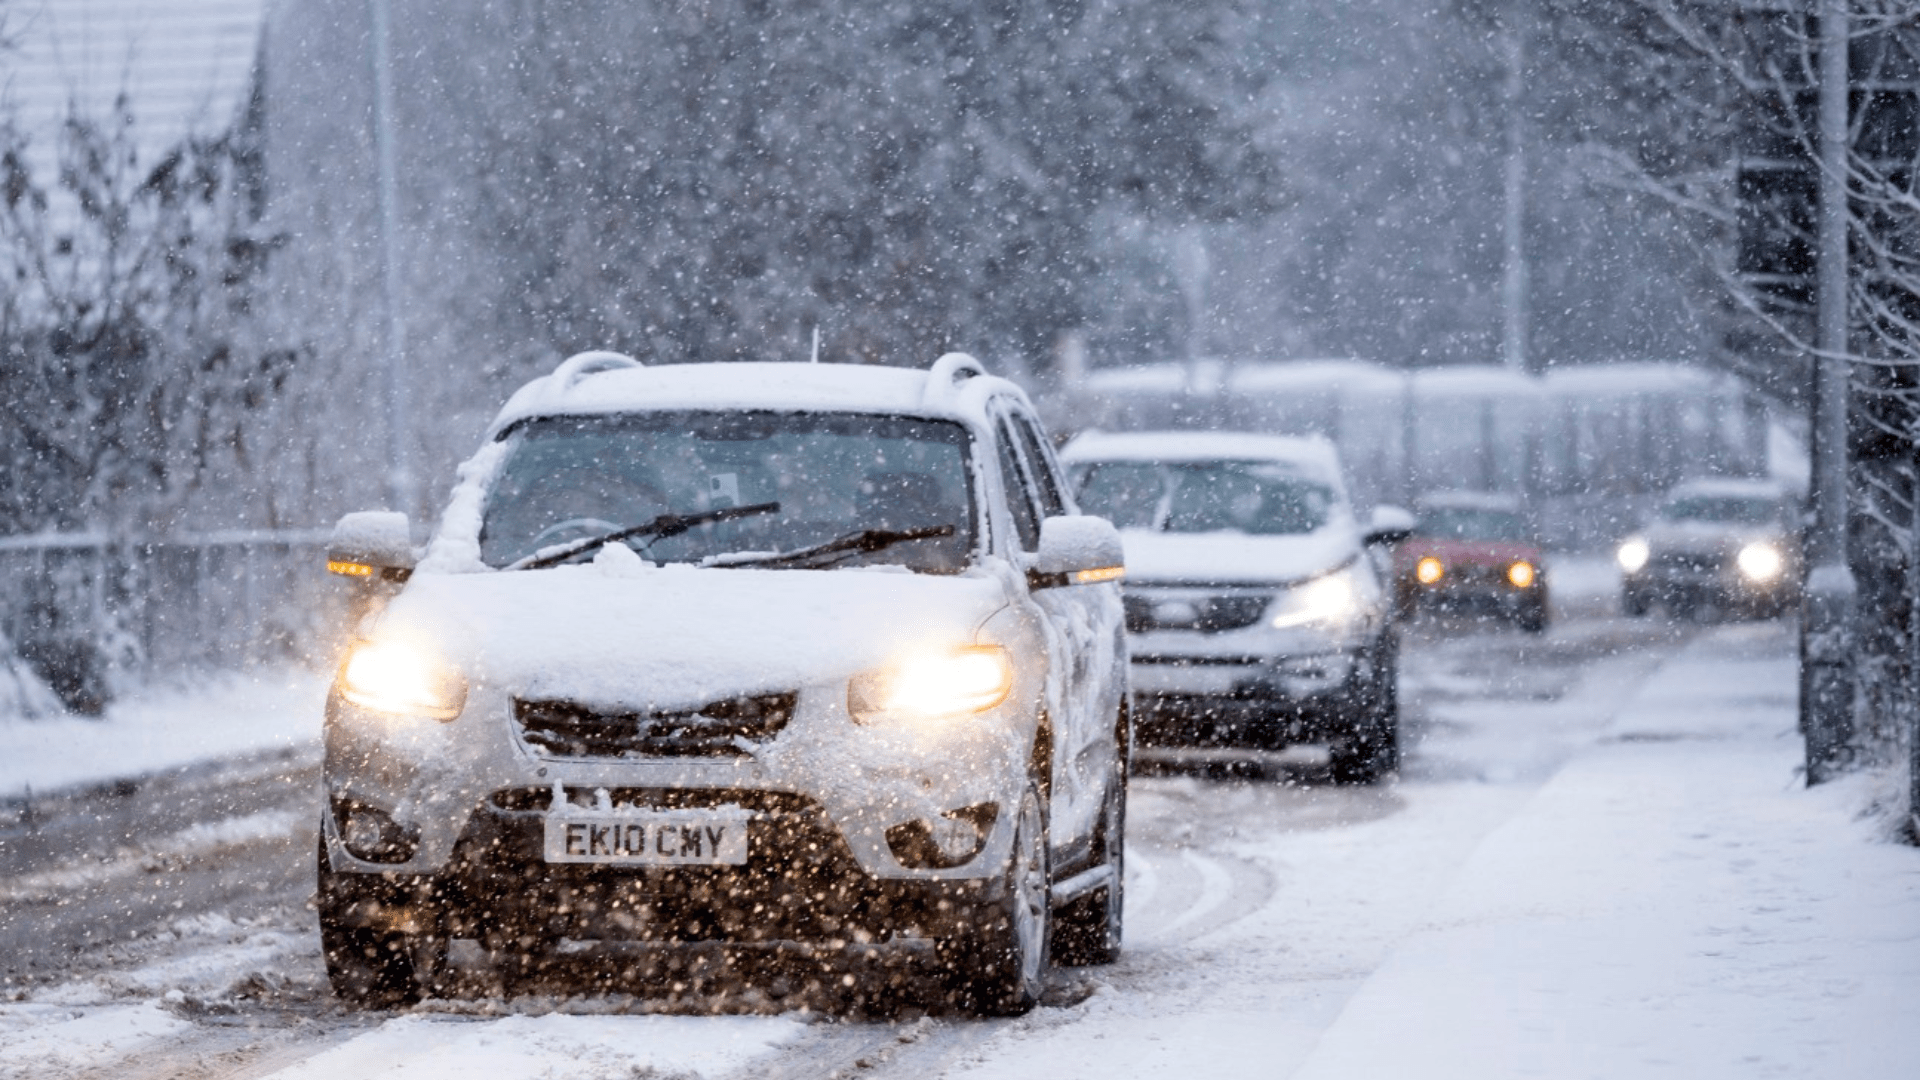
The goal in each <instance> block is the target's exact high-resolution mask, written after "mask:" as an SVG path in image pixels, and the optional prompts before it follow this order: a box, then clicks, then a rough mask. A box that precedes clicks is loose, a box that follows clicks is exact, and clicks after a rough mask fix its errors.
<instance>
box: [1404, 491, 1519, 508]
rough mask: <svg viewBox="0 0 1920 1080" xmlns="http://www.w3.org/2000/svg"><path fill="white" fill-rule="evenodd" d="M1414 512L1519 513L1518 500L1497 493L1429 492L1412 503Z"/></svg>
mask: <svg viewBox="0 0 1920 1080" xmlns="http://www.w3.org/2000/svg"><path fill="white" fill-rule="evenodd" d="M1413 505H1414V509H1416V510H1505V511H1508V512H1510V513H1519V511H1520V500H1519V499H1517V498H1515V497H1514V496H1512V495H1507V494H1503V493H1501V492H1497V491H1466V490H1458V491H1429V492H1427V493H1426V494H1425V495H1422V496H1420V497H1419V498H1417V499H1415V500H1414V501H1413Z"/></svg>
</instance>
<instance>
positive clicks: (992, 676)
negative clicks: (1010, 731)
mask: <svg viewBox="0 0 1920 1080" xmlns="http://www.w3.org/2000/svg"><path fill="white" fill-rule="evenodd" d="M1012 689H1013V661H1012V660H1011V659H1009V658H1008V656H1007V650H1005V649H1003V648H1001V647H1000V646H998V645H978V646H971V647H968V648H964V649H956V650H954V651H952V652H945V653H931V654H926V655H921V656H914V657H908V658H906V659H903V660H901V661H900V662H898V663H896V664H893V665H890V666H888V667H885V668H881V669H880V670H878V671H868V672H862V673H861V674H859V675H855V676H854V677H853V678H852V679H850V680H848V682H847V711H848V712H850V713H852V714H853V718H854V719H855V720H857V721H859V722H860V723H863V724H866V723H872V722H874V721H876V720H881V719H889V718H897V719H904V720H944V719H948V718H952V717H959V716H969V715H971V714H973V713H977V712H985V711H986V710H988V709H991V708H993V707H994V706H995V705H998V704H1000V703H1001V702H1003V701H1005V700H1006V699H1007V694H1008V693H1009V692H1010V691H1011V690H1012Z"/></svg>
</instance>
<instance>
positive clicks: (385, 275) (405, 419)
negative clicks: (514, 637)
mask: <svg viewBox="0 0 1920 1080" xmlns="http://www.w3.org/2000/svg"><path fill="white" fill-rule="evenodd" d="M367 10H368V14H369V15H370V16H371V21H372V24H373V34H372V39H373V40H372V51H373V57H372V60H373V147H374V159H375V161H374V164H375V171H376V173H377V174H378V183H379V202H380V282H381V287H382V289H383V291H384V292H385V296H384V297H383V298H382V303H381V306H382V308H383V309H384V310H385V314H386V319H385V323H384V326H383V327H382V339H383V340H382V341H381V347H382V348H381V351H382V353H383V354H384V359H385V361H386V363H385V372H384V374H385V390H386V399H387V401H386V405H387V409H386V413H387V506H388V507H389V508H390V509H393V510H398V511H400V512H401V513H404V514H414V513H417V512H418V510H419V508H418V507H417V506H415V505H414V482H413V463H412V456H413V455H412V446H413V417H412V402H411V401H410V397H411V395H410V393H409V391H410V390H411V389H412V388H411V386H410V385H409V383H408V379H407V371H406V350H407V344H406V329H405V327H404V325H403V324H402V323H401V321H400V306H401V305H400V236H399V210H398V206H397V204H398V202H399V195H398V192H397V189H396V181H395V178H394V151H393V63H392V55H393V51H392V47H391V42H390V30H391V25H390V22H389V20H388V10H387V0H367Z"/></svg>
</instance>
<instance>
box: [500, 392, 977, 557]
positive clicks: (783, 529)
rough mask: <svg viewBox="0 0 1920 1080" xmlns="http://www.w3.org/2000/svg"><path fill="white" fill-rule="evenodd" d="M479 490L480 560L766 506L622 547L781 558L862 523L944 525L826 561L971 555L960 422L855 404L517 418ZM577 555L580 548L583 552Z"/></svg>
mask: <svg viewBox="0 0 1920 1080" xmlns="http://www.w3.org/2000/svg"><path fill="white" fill-rule="evenodd" d="M510 438H512V439H513V440H514V445H513V447H512V449H511V450H510V451H509V452H508V454H507V458H506V460H505V462H503V463H502V465H501V468H500V473H499V475H498V476H497V477H496V478H495V480H494V482H493V485H492V487H491V488H490V489H489V491H488V493H487V500H486V510H485V513H484V515H483V519H482V523H481V531H480V556H481V558H482V559H483V560H484V561H485V562H486V563H487V564H488V565H490V566H500V567H503V566H508V565H510V564H512V563H514V562H516V561H519V560H522V559H525V558H527V557H528V556H531V555H534V554H536V553H537V552H541V551H543V550H552V549H555V548H557V547H559V546H561V545H565V544H569V543H577V542H579V541H582V540H586V539H588V538H590V537H595V536H599V535H602V534H605V533H608V532H612V531H614V530H617V529H623V528H629V527H632V526H634V525H638V524H642V523H644V522H647V521H650V520H652V519H653V518H655V517H657V516H659V515H661V514H683V515H685V514H698V513H705V512H708V511H712V510H717V509H721V508H724V507H735V506H738V507H753V506H756V505H759V504H765V503H778V504H779V509H778V510H776V511H772V512H764V513H755V514H751V515H750V516H743V517H738V518H735V519H733V520H728V521H720V522H712V523H707V524H702V525H698V526H695V527H693V528H690V529H687V530H686V531H684V532H679V533H677V534H675V535H672V536H635V537H633V538H631V539H630V540H628V541H626V542H627V543H628V544H629V545H630V546H631V547H632V548H633V549H634V550H636V551H639V552H641V553H642V554H643V555H645V556H646V557H647V558H648V559H650V560H652V561H654V562H663V563H664V562H677V563H688V562H700V561H702V560H706V559H711V558H714V557H715V556H721V555H729V554H736V553H740V552H760V553H768V552H785V551H793V550H796V549H799V548H805V547H810V546H812V545H816V544H821V543H824V542H826V541H830V540H834V539H836V538H839V537H843V536H847V535H849V534H852V533H858V532H861V531H862V530H867V529H885V530H907V529H929V528H938V527H940V526H951V529H952V531H951V532H949V533H946V534H944V535H940V536H930V537H926V538H924V539H916V540H908V541H905V542H902V543H893V544H888V545H886V546H883V547H880V548H878V549H877V550H872V551H866V550H856V551H852V552H850V553H849V554H848V555H847V557H846V558H844V559H840V560H836V561H835V564H834V565H839V566H854V565H875V564H882V563H885V564H893V565H899V566H905V567H907V568H909V569H913V570H919V571H924V572H928V573H951V572H954V571H958V570H961V569H964V568H965V567H966V565H967V563H968V560H969V557H970V553H971V552H972V550H973V537H974V513H973V496H972V482H971V479H970V477H971V475H972V474H971V471H970V470H969V468H968V465H967V452H968V436H967V432H966V429H965V428H963V427H961V426H960V425H959V424H956V423H951V422H948V421H940V420H914V419H906V418H902V417H892V416H872V415H864V414H857V413H775V412H725V411H715V412H705V411H702V412H693V411H689V412H657V413H637V414H635V413H623V414H617V415H610V416H591V417H555V418H548V419H541V420H535V421H531V422H529V423H527V424H524V425H522V426H521V427H520V428H518V429H517V430H516V431H515V432H514V434H513V435H512V436H510ZM582 557H586V556H584V555H583V556H582Z"/></svg>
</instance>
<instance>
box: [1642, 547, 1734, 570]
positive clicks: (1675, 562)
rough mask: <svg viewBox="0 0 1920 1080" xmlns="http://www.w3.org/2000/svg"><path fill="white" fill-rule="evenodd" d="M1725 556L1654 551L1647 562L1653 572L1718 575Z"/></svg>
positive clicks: (1704, 552) (1707, 553) (1711, 553)
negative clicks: (1665, 571) (1669, 571)
mask: <svg viewBox="0 0 1920 1080" xmlns="http://www.w3.org/2000/svg"><path fill="white" fill-rule="evenodd" d="M1724 561H1725V556H1723V555H1721V554H1719V553H1718V552H1712V551H1656V552H1654V553H1653V558H1651V559H1649V560H1648V562H1649V563H1650V564H1651V568H1652V569H1654V570H1671V571H1679V572H1682V573H1694V574H1713V573H1718V572H1719V570H1720V568H1721V564H1722V563H1723V562H1724Z"/></svg>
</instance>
